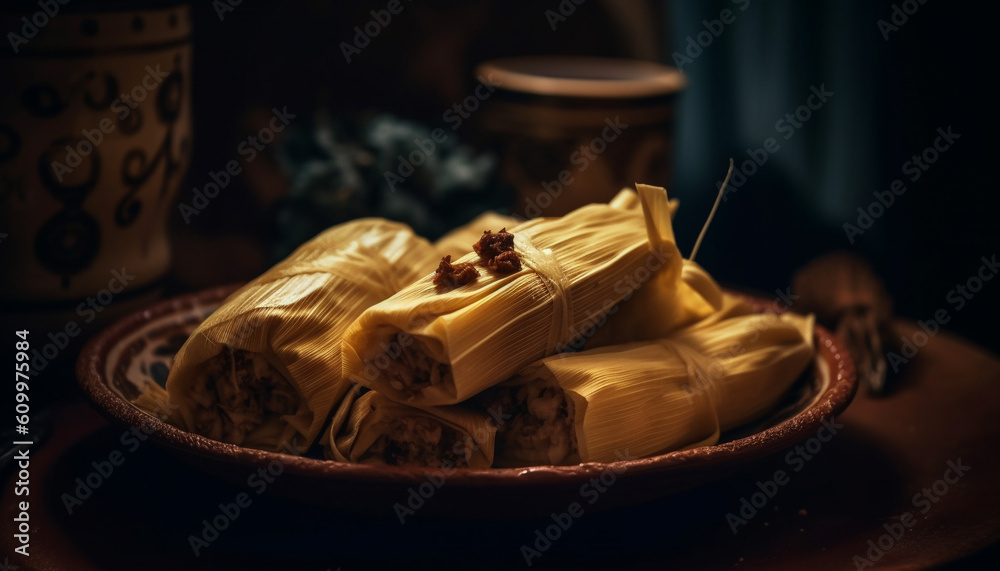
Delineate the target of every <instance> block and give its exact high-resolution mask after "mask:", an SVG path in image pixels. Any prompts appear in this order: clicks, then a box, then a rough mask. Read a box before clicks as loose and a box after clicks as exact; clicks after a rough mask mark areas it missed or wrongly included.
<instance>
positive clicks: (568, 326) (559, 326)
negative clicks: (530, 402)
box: [343, 185, 712, 406]
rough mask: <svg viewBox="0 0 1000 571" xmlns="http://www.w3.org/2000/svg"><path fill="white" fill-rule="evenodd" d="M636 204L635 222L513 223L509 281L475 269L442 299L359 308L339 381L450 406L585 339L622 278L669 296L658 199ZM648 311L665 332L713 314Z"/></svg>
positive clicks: (675, 271)
mask: <svg viewBox="0 0 1000 571" xmlns="http://www.w3.org/2000/svg"><path fill="white" fill-rule="evenodd" d="M639 197H640V200H641V202H642V213H641V215H640V213H639V212H637V211H633V210H623V209H620V208H615V207H613V206H611V205H606V204H604V205H597V204H591V205H588V206H584V207H582V208H579V209H577V210H575V211H573V212H571V213H570V214H567V215H566V216H563V217H562V218H555V219H553V218H546V219H534V220H529V221H527V222H524V223H522V224H521V225H519V226H518V227H517V232H516V233H515V238H514V247H515V250H516V251H517V253H518V254H519V255H520V257H521V262H522V269H521V271H519V272H516V273H513V274H509V275H498V274H495V273H493V272H491V271H488V270H485V269H482V270H481V272H480V273H481V276H480V277H479V279H477V280H476V281H474V282H472V283H470V284H466V285H464V286H461V287H457V288H454V289H451V290H446V291H440V290H439V289H438V288H437V287H435V286H434V284H433V283H432V282H431V279H430V278H427V279H422V280H419V281H417V282H416V283H414V284H412V285H410V286H409V287H407V288H406V289H404V290H402V291H400V292H399V293H398V294H396V295H394V296H393V297H391V298H389V299H387V300H385V301H384V302H382V303H379V304H378V305H376V306H374V307H372V308H370V309H369V310H367V311H365V313H364V314H362V316H361V317H360V318H359V319H358V320H357V322H355V324H354V325H352V326H351V328H350V329H349V330H348V331H347V333H346V334H345V335H344V345H343V347H344V372H345V376H347V377H349V378H350V379H351V380H353V381H355V382H358V383H361V384H363V385H365V386H368V387H369V388H372V389H374V390H377V391H380V392H383V393H384V394H386V395H387V396H389V397H390V398H392V399H394V400H398V401H401V402H407V403H409V404H417V405H422V406H430V405H444V404H453V403H457V402H461V401H463V400H465V399H467V398H469V397H471V396H473V395H475V394H477V393H479V392H481V391H482V390H484V389H486V388H488V387H490V386H492V385H494V384H496V383H498V382H500V381H503V380H505V379H507V378H509V377H511V376H513V375H514V374H515V373H517V372H518V371H519V370H521V369H522V368H524V367H525V366H527V365H528V364H530V363H532V362H534V361H537V360H538V359H541V358H544V357H545V356H547V355H551V354H554V353H557V352H559V351H561V350H564V349H566V348H567V347H568V346H569V344H570V343H571V342H573V341H575V340H577V339H578V338H580V337H583V336H586V335H588V334H590V330H592V329H593V326H594V325H593V324H594V323H595V321H596V320H598V319H602V318H603V316H604V315H605V313H606V312H607V311H608V310H609V309H611V308H613V307H614V306H615V304H617V303H618V302H619V301H621V299H622V298H623V297H624V296H625V295H627V294H629V293H630V292H631V291H632V290H630V289H629V286H628V285H627V283H628V280H629V279H635V276H637V275H639V276H641V275H647V276H648V275H650V274H651V273H655V275H656V279H657V281H658V282H660V281H662V287H663V289H664V290H665V291H666V290H669V289H670V287H671V285H673V286H675V289H676V286H677V284H682V282H681V281H680V275H681V265H682V263H681V257H680V252H678V250H677V246H676V244H675V243H674V236H673V230H672V228H671V226H670V205H669V201H668V199H667V195H666V191H665V190H664V189H662V188H658V187H650V186H645V185H640V186H639ZM458 261H460V262H472V263H475V262H477V261H478V257H477V256H476V254H474V253H472V254H469V255H467V256H463V257H462V258H461V259H460V260H458ZM664 295H666V294H664ZM657 309H658V310H659V313H658V314H657V316H656V319H657V320H658V321H659V322H660V323H661V324H662V327H663V328H667V329H678V328H680V327H682V326H684V325H687V324H690V323H693V322H695V321H697V320H699V319H701V318H704V317H706V316H708V315H709V314H711V312H712V308H711V307H710V306H709V305H708V304H707V303H705V302H704V300H702V299H701V298H700V297H699V296H697V295H691V296H678V297H676V298H675V299H674V300H673V303H670V304H667V303H664V304H661V305H660V306H658V307H657ZM401 333H402V335H401ZM615 341H617V340H609V342H615ZM401 354H402V356H400V355H401ZM411 363H417V365H414V366H412V367H411V365H410V364H411ZM418 369H419V374H418V375H414V374H413V373H412V371H413V370H418ZM406 375H412V376H413V377H415V378H420V379H426V378H429V379H430V384H427V385H425V386H419V385H418V386H417V388H415V389H414V388H412V385H411V386H407V385H406V384H405V383H402V382H400V380H399V379H400V378H405V376H406Z"/></svg>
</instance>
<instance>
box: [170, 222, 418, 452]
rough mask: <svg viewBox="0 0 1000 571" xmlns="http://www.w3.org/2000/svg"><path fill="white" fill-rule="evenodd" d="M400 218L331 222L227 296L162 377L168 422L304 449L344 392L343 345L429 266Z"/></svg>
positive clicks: (240, 440)
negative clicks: (370, 311) (378, 306)
mask: <svg viewBox="0 0 1000 571" xmlns="http://www.w3.org/2000/svg"><path fill="white" fill-rule="evenodd" d="M435 257H436V256H435V252H434V250H433V247H432V246H431V245H430V243H428V242H427V241H426V240H424V239H423V238H420V237H418V236H416V235H414V234H413V232H412V231H411V230H410V229H409V228H408V227H406V226H405V225H402V224H397V223H393V222H389V221H386V220H380V219H361V220H355V221H352V222H348V223H346V224H342V225H339V226H335V227H333V228H331V229H329V230H327V231H325V232H323V233H321V234H320V235H318V236H316V237H315V238H313V239H312V240H310V241H309V242H307V243H305V244H303V245H302V246H300V247H299V248H298V249H297V250H296V251H295V252H293V253H292V254H291V255H290V256H289V257H288V258H286V259H285V260H283V261H281V262H279V263H278V264H277V265H275V266H274V267H273V268H271V269H270V270H268V271H267V272H265V273H264V274H262V275H261V276H259V277H257V278H256V279H254V280H252V281H251V282H249V283H247V284H246V285H245V286H243V287H242V288H240V289H239V290H237V291H236V292H235V293H233V294H232V295H230V296H229V297H228V298H227V299H226V300H225V301H224V302H223V303H222V305H221V306H220V307H219V308H218V309H217V310H216V311H215V312H214V313H212V314H211V315H210V316H209V317H208V318H207V319H206V320H205V321H204V322H203V323H201V324H200V325H199V327H198V328H197V329H196V330H195V331H194V332H193V333H192V334H191V336H190V337H189V338H188V340H187V342H185V344H184V345H183V346H182V347H181V349H180V351H179V352H178V353H177V355H176V357H175V360H174V364H173V367H172V368H171V370H170V375H169V376H168V378H167V384H166V389H167V395H168V398H169V401H170V403H171V405H172V407H173V408H174V410H173V411H172V414H171V420H172V421H173V422H174V423H175V424H177V425H179V426H180V427H181V428H184V429H185V430H188V431H190V432H195V433H198V434H201V435H203V436H208V437H210V438H213V439H216V440H221V441H223V442H230V443H233V444H240V445H243V446H248V447H252V448H260V449H265V450H282V449H289V448H293V449H297V450H298V451H300V452H301V451H304V450H305V449H307V448H308V447H309V446H310V445H311V444H312V443H313V442H314V441H315V440H316V438H317V436H318V435H319V433H320V430H321V429H322V426H323V424H324V423H325V422H326V421H327V419H328V418H329V415H330V412H331V409H332V407H333V406H335V404H336V403H338V402H339V401H340V399H341V398H342V397H343V396H344V394H345V393H346V392H347V390H348V386H349V383H348V382H347V381H345V380H344V379H343V376H342V366H341V358H340V357H341V352H340V341H341V337H342V335H343V332H344V330H345V329H347V327H348V325H350V323H351V322H353V321H354V319H355V318H356V317H357V316H358V315H360V314H361V312H362V311H364V310H365V309H367V308H368V307H369V306H371V305H374V304H375V303H378V302H379V301H382V300H383V299H386V298H387V297H389V296H391V295H392V294H393V293H395V292H396V291H398V290H399V289H401V288H402V287H403V286H405V285H406V284H407V283H409V282H411V281H413V280H414V279H416V278H417V277H418V276H421V275H426V273H427V271H428V270H429V268H431V267H433V263H434V259H435Z"/></svg>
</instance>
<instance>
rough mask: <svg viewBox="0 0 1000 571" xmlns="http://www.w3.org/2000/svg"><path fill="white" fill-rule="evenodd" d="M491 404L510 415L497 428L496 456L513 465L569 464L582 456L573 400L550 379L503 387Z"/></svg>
mask: <svg viewBox="0 0 1000 571" xmlns="http://www.w3.org/2000/svg"><path fill="white" fill-rule="evenodd" d="M485 404H487V406H488V407H490V408H494V407H496V410H500V411H502V412H503V413H506V414H510V415H511V417H510V419H509V420H508V421H506V422H505V423H503V424H502V425H501V426H500V427H499V428H498V430H497V457H498V460H499V461H500V462H501V463H510V464H512V465H531V464H557V465H558V464H570V463H573V462H575V461H578V459H579V451H578V445H577V440H576V430H575V429H574V426H573V412H574V411H573V403H572V401H570V400H569V399H567V398H566V393H565V391H563V390H562V389H561V388H560V387H559V386H558V385H556V384H555V383H554V382H551V381H548V382H547V381H543V380H540V379H539V380H535V381H533V382H531V383H528V384H526V385H521V386H517V387H510V388H506V387H505V388H501V389H499V390H497V391H496V393H494V394H493V395H490V396H489V397H488V399H487V400H486V403H485Z"/></svg>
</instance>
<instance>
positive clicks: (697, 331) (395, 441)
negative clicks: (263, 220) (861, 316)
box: [166, 185, 813, 468]
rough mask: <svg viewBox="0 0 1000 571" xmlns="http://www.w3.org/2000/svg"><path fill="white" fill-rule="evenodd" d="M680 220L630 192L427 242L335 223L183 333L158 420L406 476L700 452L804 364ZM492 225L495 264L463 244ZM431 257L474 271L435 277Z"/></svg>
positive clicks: (802, 340) (804, 337)
mask: <svg viewBox="0 0 1000 571" xmlns="http://www.w3.org/2000/svg"><path fill="white" fill-rule="evenodd" d="M676 209H677V205H676V202H671V201H669V200H668V199H667V194H666V191H665V190H664V189H662V188H658V187H651V186H646V185H638V192H636V191H631V190H625V191H622V192H621V193H620V194H619V195H618V196H616V197H615V199H614V200H613V201H612V202H611V203H609V204H591V205H588V206H584V207H582V208H580V209H577V210H575V211H573V212H571V213H569V214H567V215H565V216H563V217H560V218H539V219H533V220H528V221H522V222H518V221H516V220H513V219H509V218H506V217H501V216H499V215H496V214H487V215H484V216H482V217H480V218H478V219H476V220H474V221H473V222H471V223H470V224H469V225H467V226H465V227H463V228H460V229H458V230H456V231H455V232H453V233H451V234H449V235H448V236H446V237H445V238H443V239H442V240H441V241H439V242H438V243H437V244H436V245H435V246H433V247H432V246H431V245H430V244H428V243H426V242H425V241H423V240H422V239H420V238H418V237H416V236H414V235H413V234H412V232H410V231H409V229H407V228H406V227H404V226H402V225H399V224H395V223H390V222H386V221H380V220H371V219H367V220H360V221H355V222H352V223H348V224H344V225H341V226H338V227H335V228H332V229H330V230H328V231H327V232H325V233H323V234H321V235H320V236H318V237H317V238H315V239H313V240H312V241H310V242H308V243H307V244H305V245H303V246H302V247H301V248H300V249H299V250H297V251H296V252H295V253H293V254H292V255H291V256H290V257H289V258H288V259H286V260H284V261H283V262H281V263H280V264H278V265H277V266H275V267H274V268H272V269H271V270H269V271H268V272H266V273H265V274H263V275H262V276H260V277H259V278H257V279H256V280H254V281H252V282H250V283H249V284H247V285H246V286H244V287H243V288H242V289H240V290H239V291H237V292H236V293H234V294H233V295H232V296H230V298H229V299H227V300H226V302H225V303H224V304H223V305H222V306H221V307H220V308H219V310H218V311H216V312H215V313H214V314H212V315H211V316H210V317H209V318H208V319H207V320H206V321H205V322H204V323H203V324H202V325H201V326H200V327H199V328H198V330H197V331H195V333H194V334H193V335H192V336H191V338H190V339H189V340H188V342H187V343H186V344H185V345H184V347H183V348H182V349H181V351H180V352H179V353H178V355H177V357H176V360H175V364H174V367H173V369H172V370H171V373H170V377H169V379H168V382H167V390H166V393H167V394H166V398H169V399H170V401H171V402H172V403H173V404H175V405H180V406H179V408H178V410H177V412H175V413H174V415H173V417H172V418H171V420H172V421H173V422H175V423H176V424H177V425H178V426H180V427H182V428H184V429H186V430H189V431H192V432H196V433H198V434H202V435H205V436H208V437H211V438H215V439H219V440H223V441H227V442H233V443H236V444H241V445H244V446H250V447H256V448H264V449H272V450H274V449H279V448H282V447H283V444H286V441H288V440H289V439H290V438H293V437H296V438H298V450H299V451H304V450H305V449H307V448H308V447H309V446H311V445H313V444H314V443H315V442H316V441H317V439H318V438H319V436H320V433H321V429H323V430H322V432H323V437H322V444H323V447H324V449H325V450H326V455H327V457H328V458H330V459H332V460H336V461H344V462H372V463H386V464H409V465H421V466H469V467H482V468H485V467H489V466H523V465H535V464H570V463H577V462H590V461H611V460H614V459H616V458H617V457H620V456H621V454H622V453H625V452H627V453H628V454H630V455H632V456H648V455H654V454H658V453H663V452H668V451H671V450H678V449H682V448H687V447H693V446H700V445H705V444H712V443H714V442H716V441H717V440H718V438H719V434H720V432H722V431H725V430H728V429H730V428H733V427H736V426H739V425H741V424H744V423H747V422H749V421H752V420H753V419H755V418H758V417H759V416H761V415H762V414H764V413H766V412H767V411H768V410H769V409H770V408H772V407H773V406H774V405H775V404H776V403H777V402H778V401H779V400H780V398H781V396H782V394H783V393H784V392H785V391H787V390H788V388H789V387H790V386H791V385H792V384H793V383H794V381H795V380H796V379H797V378H798V377H799V376H800V375H801V374H802V372H803V371H804V370H805V369H806V367H807V366H808V364H809V363H810V362H811V360H812V358H813V341H812V329H813V324H812V319H811V317H802V316H797V315H793V314H785V315H781V316H774V315H761V314H756V313H754V312H753V311H752V310H751V308H750V307H749V306H748V305H746V304H745V303H743V302H742V301H740V300H739V298H736V297H734V296H731V295H728V294H726V293H724V292H722V290H721V289H720V288H719V287H718V285H717V284H716V283H715V282H714V280H712V278H711V276H710V275H709V274H708V273H707V272H706V271H705V270H704V269H703V268H701V267H700V266H698V265H697V264H695V263H694V262H691V261H688V260H684V259H683V258H682V256H681V254H680V252H679V251H678V249H677V246H676V240H675V238H674V234H673V229H672V224H671V217H672V215H673V213H674V212H675V211H676ZM498 230H505V231H506V232H500V233H498V234H493V235H492V237H493V238H497V236H498V235H502V236H504V238H505V239H506V240H507V244H508V249H509V250H510V252H513V254H510V255H511V256H515V255H516V256H515V257H516V258H517V259H518V260H519V263H518V264H517V265H516V266H513V267H509V268H508V269H506V270H503V271H501V270H500V269H499V268H500V266H497V265H494V264H493V263H492V261H487V260H486V255H485V254H484V253H483V252H482V251H481V250H480V248H479V247H478V246H477V247H476V248H475V251H474V247H473V245H474V244H475V243H476V240H477V239H478V238H480V237H481V236H482V235H483V234H484V231H492V232H496V231H498ZM508 233H509V234H508ZM486 234H487V236H486V237H484V239H485V238H489V237H491V235H490V232H486ZM482 243H485V242H480V243H478V244H482ZM463 244H465V246H464V247H463ZM441 258H445V259H443V260H442V261H441V265H440V266H439V269H438V271H439V272H440V271H442V268H445V267H448V268H451V267H453V266H454V267H458V268H464V269H465V271H466V272H473V270H469V269H468V268H473V269H474V274H475V275H474V276H473V277H472V278H471V279H470V280H465V281H462V282H461V283H460V284H459V283H457V282H455V283H453V282H442V281H441V280H435V279H434V276H435V274H434V273H432V270H433V268H434V266H435V264H436V263H437V260H438V259H441ZM466 275H467V276H469V275H471V274H470V273H467V274H466ZM248 323H253V324H255V326H254V327H251V328H250V333H249V334H245V333H244V334H241V335H235V334H234V332H236V331H245V330H247V327H246V326H247V324H248ZM581 348H583V349H585V350H582V351H578V349H581ZM324 427H325V429H324Z"/></svg>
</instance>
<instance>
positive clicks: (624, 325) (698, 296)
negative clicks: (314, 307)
mask: <svg viewBox="0 0 1000 571" xmlns="http://www.w3.org/2000/svg"><path fill="white" fill-rule="evenodd" d="M610 205H611V206H612V207H614V208H619V209H622V210H626V211H640V210H641V203H640V201H638V200H637V197H636V194H635V193H634V192H631V191H629V190H628V189H625V190H622V191H621V192H619V193H618V195H617V196H615V198H614V199H612V201H611V202H610ZM678 207H679V203H678V202H677V201H676V200H671V201H670V205H669V209H670V217H671V218H673V217H674V216H676V214H677V210H678ZM671 240H672V241H675V242H676V240H675V239H674V237H673V233H672V230H671ZM635 277H636V278H646V279H638V280H632V281H630V282H629V283H628V284H627V286H626V287H627V288H628V290H629V292H628V295H627V296H626V297H625V299H623V300H622V301H621V302H620V303H619V304H617V305H616V306H615V307H613V308H612V309H611V311H609V314H608V316H607V318H606V320H603V321H599V322H597V323H595V327H594V328H593V330H592V334H591V335H589V336H587V337H586V338H584V339H581V340H580V344H579V346H576V347H574V348H575V349H580V348H586V349H590V348H594V347H604V346H606V345H611V344H615V343H629V342H632V341H647V340H654V339H661V338H663V337H666V336H668V335H670V334H671V333H673V332H674V331H675V330H676V329H677V326H676V324H675V323H673V322H671V321H670V320H663V319H660V317H659V316H661V315H664V314H669V313H670V312H671V307H672V306H674V305H676V304H681V305H684V306H687V307H698V308H699V313H700V314H701V315H703V316H714V319H721V318H723V317H725V316H727V315H731V314H736V313H738V312H740V311H742V309H741V307H739V306H738V304H737V301H738V300H737V298H734V297H732V296H730V295H729V294H723V292H722V290H721V288H719V286H718V284H716V283H715V281H714V280H713V279H712V277H711V276H710V275H709V274H708V272H706V271H705V270H704V269H702V268H701V266H699V265H698V264H696V263H694V262H692V261H691V260H688V259H684V260H683V262H682V269H681V280H680V283H678V282H677V280H676V277H674V276H669V275H665V274H663V273H658V274H650V275H648V276H647V275H646V274H642V273H640V274H638V275H637V276H635ZM724 306H725V310H723V307H724ZM745 311H746V312H749V311H750V308H749V307H748V306H746V307H745Z"/></svg>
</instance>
